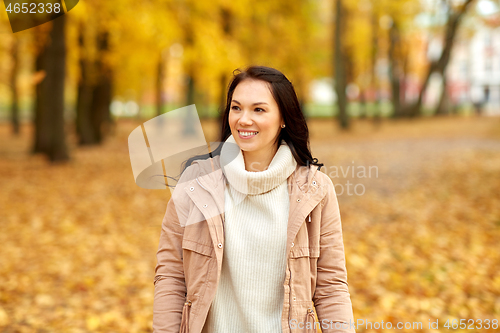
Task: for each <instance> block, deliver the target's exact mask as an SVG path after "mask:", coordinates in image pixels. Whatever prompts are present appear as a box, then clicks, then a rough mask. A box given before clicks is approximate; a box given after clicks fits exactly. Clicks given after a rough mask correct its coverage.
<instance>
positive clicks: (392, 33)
mask: <svg viewBox="0 0 500 333" xmlns="http://www.w3.org/2000/svg"><path fill="white" fill-rule="evenodd" d="M389 40H390V44H389V64H390V65H389V71H390V74H389V76H390V80H391V92H392V107H393V114H392V117H393V118H399V117H401V116H402V115H403V114H402V111H401V95H400V92H401V81H400V75H401V65H400V61H399V58H400V54H399V53H400V52H399V43H400V38H399V28H398V26H397V24H396V22H394V21H393V24H392V27H391V29H390V30H389Z"/></svg>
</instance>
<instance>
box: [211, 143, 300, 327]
mask: <svg viewBox="0 0 500 333" xmlns="http://www.w3.org/2000/svg"><path fill="white" fill-rule="evenodd" d="M221 165H222V170H223V172H224V175H225V176H226V179H227V180H228V181H227V185H226V189H225V207H224V208H225V222H224V243H225V246H224V257H223V260H222V272H221V277H220V281H219V285H218V287H217V292H216V295H215V299H214V300H213V302H212V305H211V307H210V310H209V313H208V318H207V321H206V322H205V326H204V328H203V331H202V332H203V333H225V332H242V333H264V332H272V333H276V332H281V331H282V330H281V313H282V310H283V297H284V295H283V282H284V279H285V269H286V253H285V251H286V239H287V224H288V213H289V198H288V187H287V178H288V177H289V176H290V175H291V174H292V173H293V171H294V170H295V167H296V165H297V163H296V161H295V159H294V158H293V155H292V153H291V151H290V148H288V146H287V145H286V144H285V143H284V142H282V145H280V147H279V149H278V151H277V152H276V154H275V156H274V158H273V160H272V161H271V164H270V165H269V167H268V169H266V170H264V171H260V172H249V171H246V170H245V161H244V158H243V154H242V152H241V150H240V149H239V147H238V146H237V145H236V142H235V141H234V138H233V137H232V136H230V137H229V138H228V139H227V140H226V143H224V147H223V148H222V151H221Z"/></svg>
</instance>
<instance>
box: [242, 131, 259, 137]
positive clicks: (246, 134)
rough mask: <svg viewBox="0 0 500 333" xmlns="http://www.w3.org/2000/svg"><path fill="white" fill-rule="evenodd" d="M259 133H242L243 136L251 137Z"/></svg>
mask: <svg viewBox="0 0 500 333" xmlns="http://www.w3.org/2000/svg"><path fill="white" fill-rule="evenodd" d="M257 133H259V132H240V134H241V135H243V136H251V135H254V134H257Z"/></svg>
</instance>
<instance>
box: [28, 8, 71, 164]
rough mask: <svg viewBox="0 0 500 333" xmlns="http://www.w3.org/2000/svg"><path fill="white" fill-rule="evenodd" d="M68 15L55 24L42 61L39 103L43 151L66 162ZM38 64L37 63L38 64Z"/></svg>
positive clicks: (55, 158)
mask: <svg viewBox="0 0 500 333" xmlns="http://www.w3.org/2000/svg"><path fill="white" fill-rule="evenodd" d="M65 22H66V16H64V15H63V16H60V17H58V18H57V19H55V20H53V21H52V30H51V32H50V35H49V41H48V42H47V47H46V49H45V52H44V53H45V54H44V55H43V57H42V58H41V67H42V68H43V69H44V70H45V72H46V76H45V78H44V79H43V81H42V82H41V83H40V91H39V95H38V98H39V99H38V101H37V103H39V107H40V109H39V110H37V111H38V114H37V116H40V119H39V120H40V127H39V128H38V130H39V131H40V132H39V136H36V137H37V138H39V139H41V140H42V141H41V142H40V145H37V144H35V147H39V148H40V151H41V152H43V153H45V154H46V155H47V156H48V157H49V159H50V161H52V162H55V161H65V160H68V159H69V154H68V150H67V147H66V140H65V131H64V79H65V67H66V41H65ZM37 65H38V64H37Z"/></svg>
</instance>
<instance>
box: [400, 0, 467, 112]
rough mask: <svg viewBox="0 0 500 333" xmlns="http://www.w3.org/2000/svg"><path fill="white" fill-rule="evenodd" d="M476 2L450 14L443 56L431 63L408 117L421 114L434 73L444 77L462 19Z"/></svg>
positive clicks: (465, 4)
mask: <svg viewBox="0 0 500 333" xmlns="http://www.w3.org/2000/svg"><path fill="white" fill-rule="evenodd" d="M474 1H475V0H466V1H465V2H464V4H463V5H462V6H460V8H459V9H458V10H457V11H456V12H452V13H450V14H449V16H448V21H447V23H446V28H445V39H444V48H443V52H442V53H441V56H440V57H439V59H438V60H437V61H431V63H430V64H429V69H428V70H427V74H426V76H425V79H424V82H423V84H422V88H421V90H420V93H419V95H418V99H417V101H416V102H415V103H414V104H413V105H412V106H411V107H410V108H409V110H408V115H409V116H410V117H416V116H419V115H420V114H421V108H422V100H423V96H424V94H425V91H426V90H427V86H428V85H429V81H430V77H431V75H432V73H434V72H436V73H439V74H441V75H444V73H445V71H446V67H447V66H448V62H449V61H450V55H451V50H452V48H453V45H454V44H455V36H456V33H457V31H458V27H459V25H460V22H461V19H462V17H463V15H464V14H465V12H466V11H467V8H468V7H469V6H470V4H471V3H473V2H474Z"/></svg>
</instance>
